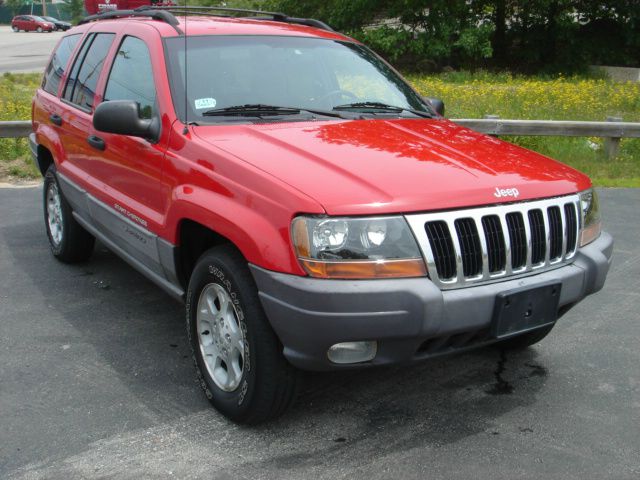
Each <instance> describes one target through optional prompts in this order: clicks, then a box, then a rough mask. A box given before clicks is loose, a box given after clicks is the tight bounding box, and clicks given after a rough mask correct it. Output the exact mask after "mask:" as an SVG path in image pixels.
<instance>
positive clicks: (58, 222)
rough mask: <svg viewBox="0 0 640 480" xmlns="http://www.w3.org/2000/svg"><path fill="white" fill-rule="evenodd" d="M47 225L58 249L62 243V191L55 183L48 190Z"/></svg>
mask: <svg viewBox="0 0 640 480" xmlns="http://www.w3.org/2000/svg"><path fill="white" fill-rule="evenodd" d="M47 223H48V224H49V234H50V235H51V241H52V242H53V244H54V245H55V246H56V247H57V246H58V245H60V242H62V227H63V225H64V224H63V221H62V204H61V199H60V191H59V190H58V186H57V185H56V184H55V183H50V184H49V187H48V188H47Z"/></svg>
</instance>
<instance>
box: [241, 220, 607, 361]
mask: <svg viewBox="0 0 640 480" xmlns="http://www.w3.org/2000/svg"><path fill="white" fill-rule="evenodd" d="M612 251H613V239H612V238H611V236H610V235H609V234H607V233H604V232H603V233H602V235H601V236H600V237H599V238H598V239H597V240H596V241H594V242H593V243H591V244H589V245H587V246H586V247H583V248H581V249H580V250H579V252H578V254H577V255H576V257H575V260H574V261H573V263H571V264H569V265H565V266H563V267H560V268H557V269H555V270H551V271H546V272H542V273H539V274H537V275H532V276H527V277H515V278H512V279H509V280H505V281H502V282H499V283H491V284H484V285H478V286H474V287H467V288H460V289H456V290H447V291H442V290H440V289H439V288H437V287H436V286H435V285H434V284H433V283H432V282H431V281H430V280H429V279H428V278H408V279H392V280H357V281H353V280H323V279H314V278H308V277H298V276H294V275H287V274H282V273H276V272H272V271H268V270H264V269H262V268H259V267H257V266H255V265H251V270H252V273H253V276H254V278H255V280H256V284H257V285H258V290H259V292H260V298H261V300H262V304H263V306H264V309H265V311H266V314H267V316H268V317H269V320H270V321H271V325H272V326H273V328H274V330H275V332H276V334H277V335H278V336H279V338H280V340H281V341H282V343H283V345H284V354H285V356H286V357H287V359H288V360H289V361H290V362H291V363H292V364H293V365H295V366H297V367H299V368H302V369H306V370H331V369H337V368H353V367H354V366H358V367H363V366H370V365H385V364H394V363H405V362H412V361H417V360H421V359H424V358H427V357H432V356H435V355H439V354H443V353H448V352H451V351H460V350H464V349H468V348H472V347H475V346H480V345H485V344H488V343H491V342H494V341H496V340H495V339H494V338H491V336H490V326H491V320H492V317H493V312H494V306H495V299H496V296H497V295H498V294H499V293H501V292H504V291H508V290H514V289H527V288H535V287H537V286H540V285H544V284H548V283H550V282H556V283H561V284H562V289H561V295H560V301H559V307H560V310H559V311H560V314H563V313H565V312H566V311H567V310H568V309H569V308H570V307H571V306H573V305H575V304H576V303H577V302H579V301H580V300H582V299H583V298H584V297H585V296H587V295H589V294H591V293H594V292H596V291H598V290H600V289H601V288H602V286H603V285H604V281H605V278H606V276H607V272H608V270H609V266H610V264H611V256H612ZM367 340H375V341H377V342H378V352H377V355H376V357H375V358H374V359H373V360H372V361H370V362H368V363H366V364H357V365H336V364H333V363H331V362H330V361H329V360H328V358H327V350H328V348H329V347H330V346H331V345H334V344H336V343H340V342H349V341H367Z"/></svg>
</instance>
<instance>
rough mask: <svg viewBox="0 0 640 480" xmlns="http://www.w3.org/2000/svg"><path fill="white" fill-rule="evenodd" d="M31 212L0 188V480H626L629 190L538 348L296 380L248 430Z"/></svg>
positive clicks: (135, 280) (636, 394) (124, 281)
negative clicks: (284, 407)
mask: <svg viewBox="0 0 640 480" xmlns="http://www.w3.org/2000/svg"><path fill="white" fill-rule="evenodd" d="M40 195H41V191H40V188H39V187H30V188H20V189H15V188H12V189H7V188H4V189H0V272H2V275H0V425H2V429H0V478H10V479H74V478H116V477H117V478H131V479H139V478H207V479H227V478H228V479H231V478H233V479H242V478H247V479H248V478H251V479H257V478H316V479H336V478H348V479H360V478H366V479H368V480H370V479H379V478H380V479H382V478H409V479H410V478H420V479H426V478H429V479H431V478H447V479H449V478H460V479H469V478H491V479H499V478H504V479H512V478H554V479H561V478H562V479H581V480H584V479H590V478H615V479H637V478H639V476H640V429H639V428H638V425H640V368H639V367H640V349H639V348H638V338H640V312H639V309H638V305H639V301H640V245H638V241H637V239H638V238H640V226H639V225H638V222H637V221H634V220H635V219H637V218H638V212H637V206H638V205H640V190H604V191H602V203H603V210H604V218H605V225H606V228H607V230H609V231H610V232H611V233H612V234H613V235H614V236H615V239H616V251H615V260H614V265H613V269H612V271H611V273H610V275H609V279H608V283H607V285H606V286H605V290H603V291H602V292H600V293H599V294H597V295H595V296H593V297H591V298H589V299H587V300H586V301H584V302H583V303H582V304H580V305H579V306H578V307H576V308H575V309H574V310H572V311H571V312H570V313H569V314H567V315H566V316H565V317H564V318H563V319H562V320H561V321H560V322H559V324H558V325H557V327H556V330H555V331H554V333H553V334H552V335H551V336H550V337H549V338H547V339H546V340H545V341H543V342H542V343H541V344H540V345H539V346H537V347H535V348H531V349H529V350H528V351H526V352H523V353H519V354H502V353H501V352H499V351H497V350H495V349H485V350H481V351H478V352H474V353H470V354H465V355H461V356H456V357H448V358H441V359H438V360H433V361H429V362H427V363H424V364H421V365H418V366H415V367H399V368H388V369H383V370H369V371H363V372H351V373H348V374H344V373H342V374H314V375H309V376H308V377H307V381H306V384H305V386H304V387H303V389H302V392H301V396H300V399H299V401H298V402H297V404H296V405H295V406H294V408H293V409H292V410H291V411H290V412H289V414H287V415H286V416H285V417H284V418H282V419H280V420H278V421H276V422H273V423H271V424H268V425H265V426H261V427H255V428H249V427H239V426H236V425H233V424H231V423H229V422H227V421H226V420H224V419H223V418H222V417H221V416H219V415H218V414H217V413H216V412H215V411H214V410H212V409H211V408H209V406H208V403H207V401H206V400H205V398H204V396H203V395H202V393H201V391H200V389H199V387H198V385H196V382H195V375H194V372H193V368H192V365H191V363H190V362H191V360H190V358H189V350H188V344H187V339H186V334H185V330H184V327H183V314H182V306H181V305H179V304H177V303H175V302H174V301H172V300H171V299H169V298H168V297H167V296H166V295H165V294H164V293H163V292H162V291H160V290H159V289H158V288H156V287H155V286H153V285H152V284H150V283H149V282H148V281H146V280H145V279H144V278H143V277H142V276H141V275H139V274H138V273H136V272H135V271H133V270H132V269H131V268H130V267H128V266H127V265H126V264H125V263H124V262H122V261H120V260H119V259H118V258H117V257H115V256H114V255H113V254H111V253H109V252H108V251H106V250H105V249H104V248H102V247H100V246H98V248H97V249H96V253H95V255H94V258H93V259H92V261H91V262H89V263H87V264H84V265H80V266H67V265H63V264H60V263H58V262H56V261H55V260H54V259H53V258H52V256H51V255H50V253H49V251H48V244H47V240H46V237H45V233H44V227H43V222H42V209H41V206H40ZM470 314H471V313H470Z"/></svg>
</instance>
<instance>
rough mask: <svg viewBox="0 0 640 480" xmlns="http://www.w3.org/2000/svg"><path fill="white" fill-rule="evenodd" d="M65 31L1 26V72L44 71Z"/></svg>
mask: <svg viewBox="0 0 640 480" xmlns="http://www.w3.org/2000/svg"><path fill="white" fill-rule="evenodd" d="M62 35H63V32H51V33H37V32H19V33H16V32H13V31H12V30H11V27H10V26H8V25H2V26H0V46H1V48H0V74H1V73H4V72H13V73H19V72H42V71H44V68H45V67H46V66H47V61H48V60H49V55H51V51H52V50H53V47H54V46H55V45H56V43H57V42H58V40H59V39H60V37H61V36H62Z"/></svg>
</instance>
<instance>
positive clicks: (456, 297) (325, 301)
mask: <svg viewBox="0 0 640 480" xmlns="http://www.w3.org/2000/svg"><path fill="white" fill-rule="evenodd" d="M171 11H172V12H173V14H172V13H171V12H170V11H168V10H161V9H152V8H148V9H142V10H140V9H138V10H131V11H116V12H109V13H104V14H100V15H97V16H93V17H88V18H87V19H86V20H85V21H84V22H83V24H81V25H80V26H79V27H78V28H74V29H73V30H72V31H71V32H69V33H68V34H66V35H65V36H64V37H63V38H62V39H61V41H60V42H59V44H58V46H57V47H56V49H55V52H54V53H53V56H52V58H51V62H50V64H49V66H48V68H47V70H46V72H45V75H44V78H43V82H42V87H41V88H40V89H39V90H38V91H37V93H36V95H35V98H34V102H33V130H34V133H33V134H32V135H31V136H30V144H31V148H32V151H33V154H34V156H35V160H36V162H37V165H38V167H39V169H40V171H41V172H42V174H43V176H44V179H45V182H44V197H43V199H44V211H45V224H46V231H47V234H48V238H49V242H50V244H51V250H52V252H53V255H55V256H56V257H57V258H58V259H60V260H61V261H64V262H78V261H85V260H87V259H88V258H89V256H90V255H91V252H92V249H93V245H94V239H95V238H98V239H99V240H100V241H101V242H102V243H103V244H104V245H106V246H108V247H109V248H110V249H111V250H113V251H114V252H115V253H116V254H118V255H120V256H121V257H122V258H124V259H125V260H126V261H127V262H129V263H130V264H131V265H132V266H133V267H134V268H136V269H138V270H139V271H140V272H142V273H143V274H144V275H145V276H146V277H147V278H149V279H150V280H152V281H153V282H155V283H156V284H158V285H159V286H160V287H161V288H163V289H164V290H166V291H167V292H168V293H169V294H170V295H172V296H173V297H175V298H176V299H178V300H180V301H184V303H185V305H186V326H187V330H188V335H189V339H190V342H191V347H192V350H193V359H194V363H195V366H196V370H197V374H198V378H199V379H200V383H201V385H202V388H203V389H204V392H205V393H206V395H207V397H208V398H209V399H210V401H211V403H212V404H213V405H214V406H215V407H216V408H217V409H218V410H219V411H221V412H222V413H223V414H224V415H226V416H228V417H229V418H231V419H233V420H235V421H238V422H246V423H255V422H259V421H263V420H266V419H268V418H271V417H274V416H277V415H278V414H280V413H282V412H283V411H284V410H285V409H286V408H287V406H288V405H289V404H290V403H291V402H292V400H293V398H294V396H295V392H296V385H297V384H298V381H299V371H300V370H331V369H353V368H362V367H373V366H379V365H388V364H399V363H410V362H416V361H421V360H424V359H427V358H430V357H433V356H437V355H441V354H445V353H450V352H457V351H463V350H467V349H470V348H473V347H479V346H484V345H489V344H493V343H499V344H500V345H501V346H503V347H504V348H524V347H527V346H529V345H532V344H534V343H536V342H538V341H539V340H541V339H542V338H544V337H545V336H546V335H547V334H548V333H549V332H550V331H551V329H552V328H553V326H554V325H555V323H556V321H557V320H558V318H560V317H561V316H562V315H564V314H565V313H566V312H567V311H568V310H569V309H570V308H571V307H573V306H574V305H575V304H576V303H578V302H579V301H580V300H582V299H583V298H584V297H585V296H587V295H589V294H591V293H593V292H596V291H598V290H599V289H600V288H602V286H603V284H604V281H605V277H606V275H607V271H608V269H609V265H610V261H611V254H612V247H613V241H612V238H611V237H610V236H609V235H608V234H606V233H604V232H601V222H600V213H599V205H598V197H597V195H596V192H595V190H593V189H592V185H591V182H590V180H589V179H588V178H587V177H586V176H585V175H583V174H581V173H579V172H577V171H575V170H573V169H571V168H569V167H567V166H565V165H563V164H561V163H558V162H556V161H554V160H551V159H549V158H547V157H544V156H542V155H539V154H537V153H534V152H531V151H527V150H524V149H522V148H520V147H517V146H514V145H511V144H509V143H506V142H503V141H501V140H499V139H496V138H492V137H489V136H484V135H481V134H479V133H477V132H474V131H472V130H469V129H466V128H463V127H460V126H458V125H456V124H455V123H452V122H450V121H448V120H446V119H445V118H443V117H442V115H441V113H442V110H443V105H442V103H441V102H438V101H429V100H427V99H425V98H421V97H420V96H419V95H418V94H417V93H416V92H415V91H414V90H413V89H412V88H411V86H409V84H407V82H406V81H404V80H403V79H402V77H401V76H400V75H399V74H398V73H397V72H396V71H395V70H394V69H393V68H392V67H390V66H389V64H387V63H386V62H385V61H384V60H382V59H381V58H380V57H378V56H377V55H375V54H374V53H373V52H372V51H371V50H369V49H368V48H366V47H365V46H364V45H362V44H361V43H359V42H357V41H355V40H353V39H351V38H348V37H346V36H344V35H341V34H339V33H337V32H334V31H332V30H331V29H330V28H329V27H327V26H326V25H324V24H323V23H322V22H319V21H316V20H309V19H298V18H290V17H287V16H285V15H281V14H265V13H259V14H257V15H258V16H256V17H252V18H229V17H223V16H220V17H216V16H211V15H206V16H186V13H187V12H188V11H189V10H184V9H181V8H179V7H174V8H172V9H171ZM207 12H209V11H207ZM225 13H228V12H225ZM245 13H250V12H245ZM174 14H175V15H174ZM185 37H188V38H185Z"/></svg>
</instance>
